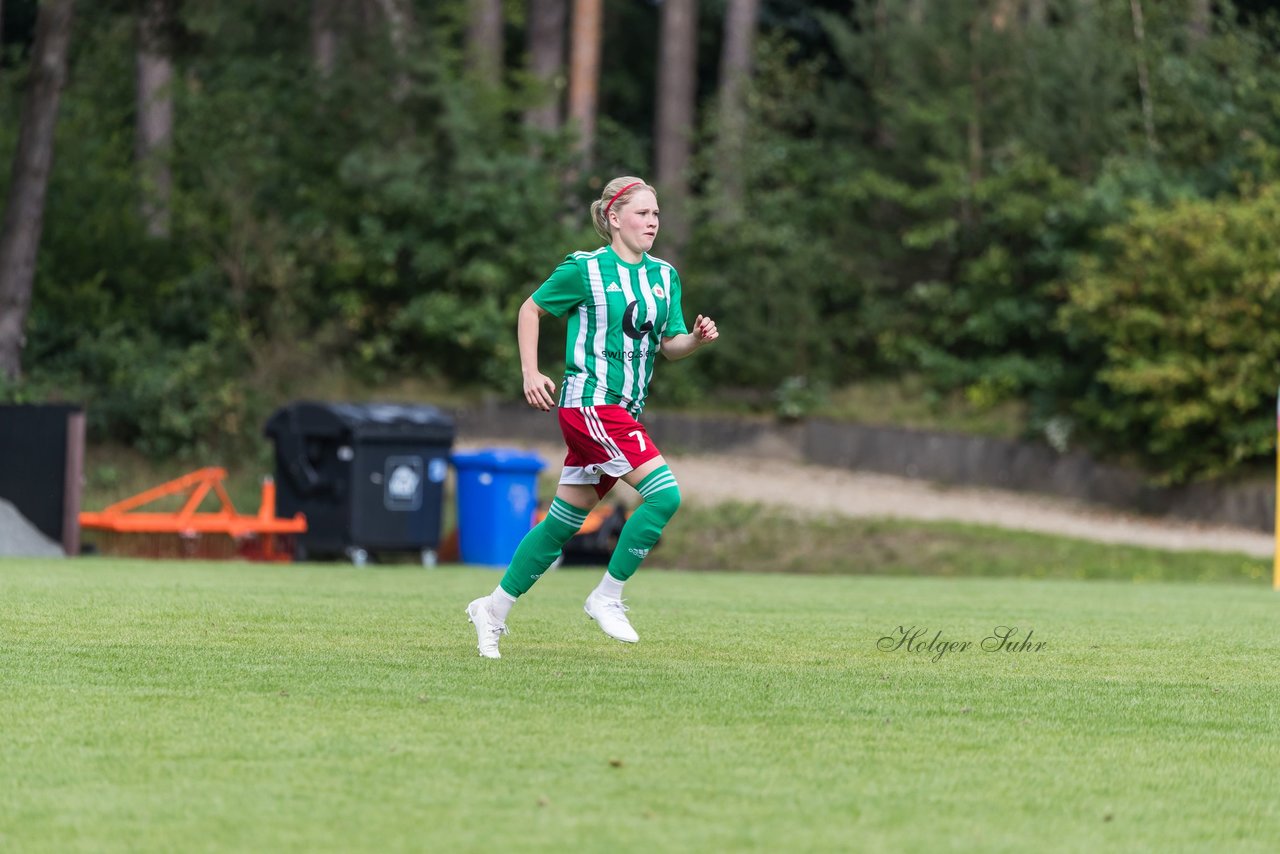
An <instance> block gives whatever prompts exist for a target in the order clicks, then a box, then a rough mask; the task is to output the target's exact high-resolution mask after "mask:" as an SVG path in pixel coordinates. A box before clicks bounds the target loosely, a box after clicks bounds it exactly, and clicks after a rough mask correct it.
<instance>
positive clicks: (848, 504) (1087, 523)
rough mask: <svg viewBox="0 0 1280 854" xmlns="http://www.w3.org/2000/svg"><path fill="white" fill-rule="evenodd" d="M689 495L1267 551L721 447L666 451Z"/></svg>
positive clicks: (1063, 505) (1224, 533) (1191, 547)
mask: <svg viewBox="0 0 1280 854" xmlns="http://www.w3.org/2000/svg"><path fill="white" fill-rule="evenodd" d="M465 444H466V445H467V446H474V447H521V448H525V449H528V450H532V451H536V452H537V453H539V454H540V455H541V456H542V457H543V458H544V459H546V460H547V461H548V462H549V463H550V464H551V465H552V466H558V465H559V463H560V460H561V459H563V449H561V448H559V447H556V446H552V445H529V444H521V443H519V442H512V441H510V440H496V441H492V442H485V441H482V440H471V441H468V442H466V443H465ZM668 461H669V462H670V464H671V469H672V471H674V472H675V474H676V477H678V478H679V480H680V489H681V492H682V493H683V495H684V497H685V499H686V500H688V501H695V502H698V503H718V502H725V501H742V502H747V503H759V504H773V505H778V506H782V507H788V508H792V509H793V510H799V511H804V512H812V513H815V514H824V515H837V516H858V517H873V516H881V517H896V518H904V519H923V520H931V521H941V520H949V521H956V522H969V523H973V524H980V525H995V526H998V527H1002V528H1013V529H1017V530H1024V531H1038V532H1041V533H1050V534H1061V535H1063V536H1068V537H1078V538H1080V539H1086V540H1096V541H1098V542H1104V543H1124V544H1129V545H1138V546H1151V547H1155V548H1162V549H1171V550H1176V551H1218V552H1239V553H1242V554H1246V555H1250V556H1252V557H1271V556H1272V554H1273V553H1274V548H1275V541H1274V539H1273V538H1272V536H1271V535H1270V534H1265V533H1260V532H1258V531H1252V530H1247V529H1243V528H1228V527H1216V526H1207V525H1197V524H1195V523H1192V522H1180V521H1166V520H1162V519H1154V518H1150V517H1144V516H1137V515H1133V514H1126V513H1120V512H1116V511H1111V510H1106V509H1100V508H1098V507H1095V506H1088V505H1084V504H1081V503H1078V502H1072V501H1066V500H1063V499H1056V498H1048V497H1044V496H1036V495H1029V494H1026V493H1021V492H1006V491H1001V490H994V489H974V488H967V487H946V486H939V485H937V484H932V483H928V482H924V481H915V480H908V479H905V478H899V477H890V476H888V475H879V474H867V473H861V472H855V471H848V470H844V469H829V468H824V467H821V466H814V465H806V464H803V463H794V462H788V461H785V460H780V459H766V458H760V457H746V456H733V455H720V454H699V455H683V456H675V455H669V456H668Z"/></svg>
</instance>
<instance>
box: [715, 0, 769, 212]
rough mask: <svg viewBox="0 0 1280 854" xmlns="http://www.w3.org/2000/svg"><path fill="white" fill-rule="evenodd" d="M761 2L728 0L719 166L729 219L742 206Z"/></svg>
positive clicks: (724, 207)
mask: <svg viewBox="0 0 1280 854" xmlns="http://www.w3.org/2000/svg"><path fill="white" fill-rule="evenodd" d="M759 13H760V0H729V5H728V7H727V8H726V9H725V16H724V47H723V49H722V50H721V53H720V132H719V137H718V142H719V151H718V156H717V157H716V165H717V168H718V172H719V177H720V189H721V192H722V193H723V195H724V203H723V204H722V205H721V206H720V207H719V208H718V210H719V211H721V213H722V215H723V216H724V217H726V218H733V217H736V216H737V215H738V212H739V209H740V208H741V205H742V192H743V190H742V150H743V148H742V147H743V137H744V136H745V135H746V131H747V104H746V93H747V82H748V81H749V80H750V77H751V63H752V54H753V51H754V47H755V36H756V19H757V17H758V16H759Z"/></svg>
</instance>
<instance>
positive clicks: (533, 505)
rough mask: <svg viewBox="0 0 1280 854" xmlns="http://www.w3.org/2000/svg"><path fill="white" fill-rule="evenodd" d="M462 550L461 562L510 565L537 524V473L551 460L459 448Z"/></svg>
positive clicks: (456, 458) (456, 465)
mask: <svg viewBox="0 0 1280 854" xmlns="http://www.w3.org/2000/svg"><path fill="white" fill-rule="evenodd" d="M452 459H453V467H454V470H455V471H456V472H457V475H458V480H457V489H458V552H459V554H460V556H461V558H462V562H463V563H474V564H479V565H481V566H492V567H497V568H500V569H502V568H506V566H507V564H509V563H510V562H511V556H512V555H514V554H515V553H516V546H518V545H520V540H522V539H524V535H525V534H527V533H529V530H530V529H531V528H532V527H533V518H534V512H535V511H536V510H537V507H538V472H540V471H542V470H543V469H544V468H546V467H547V463H546V461H545V460H543V459H542V458H541V457H539V456H538V455H537V454H534V453H530V452H528V451H520V450H515V449H513V448H487V449H485V450H479V451H455V452H454V453H453V455H452Z"/></svg>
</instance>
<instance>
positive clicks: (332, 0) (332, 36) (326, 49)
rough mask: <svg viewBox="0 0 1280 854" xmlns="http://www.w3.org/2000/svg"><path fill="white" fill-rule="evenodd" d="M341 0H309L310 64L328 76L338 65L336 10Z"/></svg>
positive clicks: (324, 75) (323, 75)
mask: <svg viewBox="0 0 1280 854" xmlns="http://www.w3.org/2000/svg"><path fill="white" fill-rule="evenodd" d="M341 5H342V0H311V20H310V22H309V23H310V28H311V65H312V67H313V68H315V70H316V73H317V74H319V75H320V77H322V78H324V77H329V76H330V75H331V74H333V70H334V69H335V68H336V67H337V65H338V12H339V10H340V7H341Z"/></svg>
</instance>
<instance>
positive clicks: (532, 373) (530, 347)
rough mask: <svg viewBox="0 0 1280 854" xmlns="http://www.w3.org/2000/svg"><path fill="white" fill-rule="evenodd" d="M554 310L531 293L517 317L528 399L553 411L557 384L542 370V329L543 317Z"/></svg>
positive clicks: (522, 369) (521, 368)
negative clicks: (539, 357)
mask: <svg viewBox="0 0 1280 854" xmlns="http://www.w3.org/2000/svg"><path fill="white" fill-rule="evenodd" d="M548 314H550V312H548V311H547V310H546V309H545V308H543V307H542V306H540V305H538V304H537V303H536V302H534V301H533V297H529V298H528V299H526V300H525V301H524V305H522V306H520V313H519V315H518V316H517V319H516V342H517V344H518V345H519V347H520V373H521V374H523V375H524V399H525V400H527V401H529V405H530V406H532V407H533V408H534V409H541V410H542V411H543V412H550V411H551V407H552V406H554V405H555V394H556V384H555V383H554V382H552V380H551V378H550V377H548V376H547V375H546V374H544V373H542V372H541V371H539V370H538V330H539V328H540V326H541V324H542V318H543V317H545V316H546V315H548Z"/></svg>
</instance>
